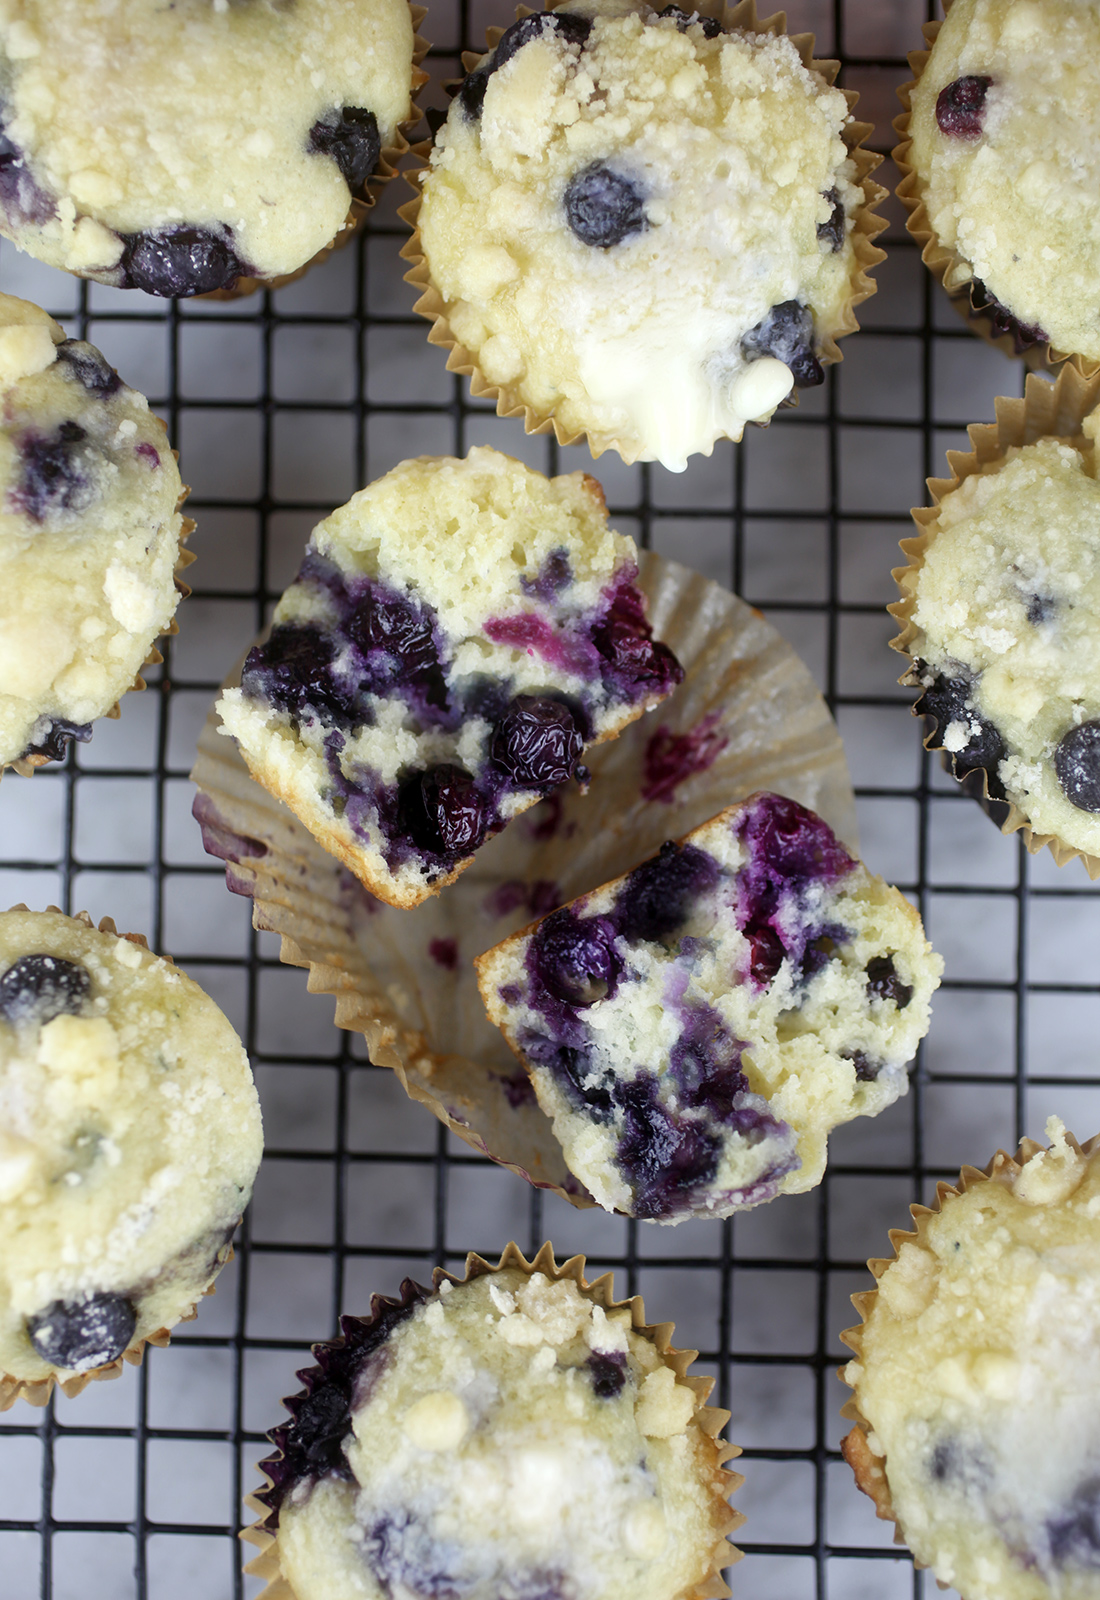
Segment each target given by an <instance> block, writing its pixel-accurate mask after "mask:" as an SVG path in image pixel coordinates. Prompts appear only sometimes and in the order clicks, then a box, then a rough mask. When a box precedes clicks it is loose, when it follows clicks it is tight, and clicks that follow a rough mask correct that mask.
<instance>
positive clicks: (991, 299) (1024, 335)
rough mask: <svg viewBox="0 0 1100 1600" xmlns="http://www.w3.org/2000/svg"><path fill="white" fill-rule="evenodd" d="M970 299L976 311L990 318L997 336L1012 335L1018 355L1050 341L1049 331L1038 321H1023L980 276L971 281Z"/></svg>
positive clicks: (990, 324) (992, 328) (990, 325)
mask: <svg viewBox="0 0 1100 1600" xmlns="http://www.w3.org/2000/svg"><path fill="white" fill-rule="evenodd" d="M970 300H971V304H972V305H973V307H974V310H975V312H979V313H981V314H983V315H985V316H986V317H987V318H988V321H989V327H990V331H991V332H992V333H993V335H994V337H995V338H1001V337H1003V335H1005V334H1008V335H1009V336H1010V337H1011V339H1012V342H1013V345H1014V348H1015V351H1016V354H1017V355H1018V356H1022V355H1023V354H1024V352H1025V350H1030V349H1031V347H1032V346H1033V345H1037V344H1049V343H1050V335H1049V333H1044V332H1043V330H1042V328H1040V327H1039V325H1038V324H1037V323H1034V322H1021V321H1020V319H1019V317H1017V316H1016V315H1015V314H1014V313H1013V312H1011V311H1010V310H1009V309H1008V307H1007V306H1006V305H1003V304H1002V303H1001V301H1000V300H998V299H997V296H996V295H995V294H993V293H992V292H991V290H989V289H987V288H986V286H985V284H984V283H983V282H982V281H981V279H980V278H975V279H973V281H972V282H971V285H970Z"/></svg>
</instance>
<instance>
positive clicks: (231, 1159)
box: [0, 906, 262, 1410]
mask: <svg viewBox="0 0 1100 1600" xmlns="http://www.w3.org/2000/svg"><path fill="white" fill-rule="evenodd" d="M261 1148H262V1139H261V1131H260V1108H259V1102H258V1100H257V1097H256V1090H255V1087H254V1086H253V1083H252V1074H251V1072H250V1071H249V1067H248V1058H247V1057H246V1055H245V1053H244V1050H243V1049H242V1048H241V1042H240V1040H239V1039H238V1038H237V1035H236V1034H235V1033H234V1031H233V1029H232V1028H231V1027H230V1025H229V1023H228V1021H227V1020H226V1018H225V1017H224V1016H223V1015H222V1013H221V1012H220V1011H219V1010H218V1008H217V1006H216V1005H215V1004H214V1002H213V1001H212V1000H211V999H209V998H208V996H207V995H205V994H204V993H203V991H202V990H201V989H200V988H199V986H198V985H197V984H196V983H193V982H192V981H191V979H190V978H188V977H186V976H185V975H184V973H182V972H181V971H180V970H179V969H178V968H177V967H174V966H173V965H172V964H171V963H170V962H168V961H165V960H162V959H161V958H160V957H159V956H155V955H153V954H152V953H151V952H150V951H149V950H147V949H146V948H145V942H144V940H141V939H135V938H133V937H125V938H119V937H118V936H117V935H116V933H115V930H114V925H113V924H112V923H109V922H104V923H102V924H101V925H100V928H99V929H98V930H97V929H95V928H93V926H92V924H91V921H90V919H89V918H88V917H86V916H84V915H82V916H80V917H66V916H63V915H62V914H61V912H59V911H54V910H51V911H44V912H35V911H28V910H27V909H26V908H25V907H21V906H20V907H16V909H15V910H13V911H8V912H5V913H4V914H3V915H0V1231H2V1235H3V1240H4V1248H3V1250H2V1251H0V1410H3V1409H5V1408H6V1407H7V1406H10V1405H11V1404H12V1403H13V1402H14V1401H15V1399H17V1398H18V1397H19V1396H20V1395H23V1396H24V1397H25V1398H27V1399H29V1400H31V1401H32V1402H33V1403H34V1404H39V1405H41V1404H44V1403H45V1401H46V1399H47V1397H48V1395H49V1393H50V1389H51V1387H52V1385H53V1383H54V1381H55V1380H56V1381H57V1382H59V1383H60V1384H61V1385H62V1387H63V1388H64V1389H65V1391H66V1393H69V1394H74V1393H77V1392H79V1390H80V1389H81V1388H83V1387H84V1384H85V1383H86V1382H87V1381H88V1379H89V1377H110V1376H114V1375H115V1374H116V1373H117V1372H118V1371H119V1359H120V1357H122V1356H126V1357H127V1358H128V1359H129V1360H131V1361H133V1360H139V1359H140V1352H141V1350H142V1348H143V1346H144V1344H145V1343H146V1341H147V1340H148V1339H150V1338H153V1337H156V1338H157V1339H158V1340H159V1342H161V1343H163V1342H165V1332H166V1330H167V1329H169V1328H171V1327H172V1326H173V1325H174V1324H175V1323H177V1322H179V1320H180V1319H181V1317H185V1316H188V1315H190V1314H191V1312H192V1311H193V1309H194V1306H195V1303H196V1301H198V1300H199V1299H200V1298H201V1297H202V1295H203V1294H204V1293H205V1292H206V1290H207V1289H208V1288H209V1287H210V1285H211V1283H212V1282H213V1280H214V1278H215V1276H216V1275H217V1273H218V1271H219V1270H220V1268H221V1267H222V1265H223V1264H224V1262H225V1261H226V1260H227V1259H228V1257H229V1254H230V1249H229V1241H230V1240H231V1239H232V1237H233V1233H234V1230H235V1228H236V1226H237V1223H238V1221H239V1220H240V1216H241V1212H242V1211H243V1209H244V1207H245V1206H246V1205H247V1203H248V1199H249V1196H250V1194H251V1192H252V1182H253V1179H254V1178H255V1175H256V1169H257V1167H258V1166H259V1164H260V1153H261ZM104 1369H107V1370H104Z"/></svg>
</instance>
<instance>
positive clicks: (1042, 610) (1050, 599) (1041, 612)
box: [1024, 594, 1058, 628]
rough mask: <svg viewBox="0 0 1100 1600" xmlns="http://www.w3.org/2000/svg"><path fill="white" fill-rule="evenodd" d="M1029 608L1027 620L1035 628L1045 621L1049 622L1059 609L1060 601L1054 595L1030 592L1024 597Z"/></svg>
mask: <svg viewBox="0 0 1100 1600" xmlns="http://www.w3.org/2000/svg"><path fill="white" fill-rule="evenodd" d="M1024 605H1025V606H1026V608H1027V620H1028V621H1029V622H1030V623H1031V626H1032V627H1033V628H1038V627H1040V626H1041V624H1042V623H1044V622H1049V621H1050V619H1051V617H1052V616H1053V615H1054V613H1055V612H1056V611H1057V610H1058V602H1057V600H1056V599H1055V598H1054V596H1053V595H1049V594H1029V595H1026V596H1025V597H1024Z"/></svg>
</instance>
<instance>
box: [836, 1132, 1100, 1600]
mask: <svg viewBox="0 0 1100 1600" xmlns="http://www.w3.org/2000/svg"><path fill="white" fill-rule="evenodd" d="M1066 1142H1067V1144H1068V1145H1069V1147H1070V1149H1071V1150H1073V1151H1074V1152H1075V1153H1076V1154H1078V1155H1083V1156H1091V1155H1093V1154H1094V1152H1096V1151H1097V1150H1100V1134H1097V1135H1096V1136H1095V1137H1094V1138H1092V1139H1090V1140H1089V1141H1088V1142H1087V1143H1086V1144H1078V1143H1077V1140H1076V1139H1075V1138H1074V1137H1073V1135H1072V1133H1067V1134H1066ZM1045 1153H1046V1146H1045V1145H1042V1144H1039V1143H1038V1141H1037V1140H1035V1139H1023V1140H1021V1142H1020V1147H1019V1149H1018V1150H1017V1152H1016V1154H1015V1156H1009V1155H1006V1154H1005V1152H1004V1151H1003V1150H998V1151H997V1154H996V1155H995V1156H994V1157H993V1159H992V1161H990V1163H989V1165H988V1166H987V1167H986V1168H985V1169H984V1170H979V1169H978V1168H977V1167H969V1166H967V1167H963V1169H962V1171H961V1172H960V1174H959V1181H958V1183H957V1184H956V1185H952V1184H949V1183H938V1184H937V1185H936V1203H935V1205H932V1206H923V1205H913V1206H910V1207H909V1213H910V1215H911V1217H912V1218H913V1222H914V1223H915V1225H916V1226H915V1227H914V1229H913V1231H912V1232H911V1233H910V1232H907V1230H906V1229H904V1228H891V1229H890V1230H889V1239H890V1244H891V1246H892V1248H893V1251H894V1254H893V1256H876V1257H873V1258H872V1259H871V1260H870V1261H868V1263H867V1267H868V1270H869V1271H870V1272H871V1274H872V1276H873V1277H874V1279H875V1281H876V1282H877V1281H878V1280H879V1279H880V1278H881V1277H882V1275H883V1273H884V1272H885V1271H886V1269H887V1267H889V1266H892V1265H893V1263H894V1261H896V1260H897V1258H898V1256H899V1255H900V1253H901V1247H902V1245H904V1244H917V1245H920V1246H922V1247H924V1246H925V1245H926V1244H927V1239H928V1222H929V1218H930V1217H934V1216H936V1215H937V1214H938V1213H939V1212H940V1211H942V1210H943V1207H944V1204H945V1202H948V1201H950V1200H954V1199H956V1198H957V1197H958V1196H959V1195H960V1194H965V1193H966V1192H967V1191H968V1190H970V1189H974V1188H977V1186H978V1185H979V1184H983V1183H1000V1184H1002V1185H1004V1186H1005V1187H1007V1188H1011V1187H1012V1186H1013V1185H1014V1184H1015V1182H1016V1180H1017V1178H1018V1177H1019V1176H1020V1173H1021V1171H1022V1170H1023V1168H1024V1167H1025V1166H1026V1165H1027V1163H1028V1162H1029V1161H1031V1160H1032V1159H1033V1158H1034V1157H1035V1156H1039V1155H1044V1154H1045ZM877 1296H878V1290H877V1289H864V1290H862V1291H861V1292H860V1293H859V1294H854V1295H852V1304H853V1306H854V1307H855V1308H856V1310H857V1311H858V1312H859V1315H860V1319H861V1320H860V1323H859V1324H858V1326H856V1327H854V1328H846V1329H845V1331H844V1332H843V1333H842V1334H841V1335H840V1337H841V1341H842V1342H843V1343H844V1344H846V1345H847V1346H848V1348H849V1349H850V1350H852V1351H854V1352H855V1358H856V1360H857V1361H859V1360H861V1359H862V1355H863V1329H864V1327H865V1326H866V1324H867V1323H868V1322H869V1320H870V1317H871V1312H872V1310H873V1308H874V1304H875V1300H876V1298H877ZM846 1370H847V1368H846V1366H845V1367H840V1368H839V1369H838V1375H839V1377H840V1379H841V1381H842V1382H843V1383H848V1379H847V1378H846V1377H845V1372H846ZM848 1387H849V1388H851V1389H853V1398H852V1399H850V1400H846V1401H845V1402H844V1405H843V1406H842V1407H841V1410H840V1414H841V1416H842V1417H844V1418H845V1419H846V1421H848V1422H851V1423H852V1424H853V1425H854V1426H853V1427H852V1430H851V1432H850V1433H849V1434H848V1435H847V1436H846V1437H845V1438H844V1440H843V1441H842V1443H841V1450H842V1452H843V1454H844V1459H845V1460H846V1461H847V1463H848V1465H849V1466H850V1467H851V1469H852V1471H853V1473H854V1474H855V1479H856V1483H857V1485H858V1486H859V1488H860V1489H862V1490H863V1492H864V1494H866V1495H867V1496H869V1498H870V1499H871V1500H873V1501H874V1505H875V1515H876V1516H877V1517H879V1518H880V1519H881V1520H882V1521H883V1522H893V1523H894V1524H895V1528H894V1543H895V1544H905V1542H906V1541H905V1534H904V1532H903V1531H902V1528H901V1526H900V1524H899V1523H898V1519H897V1516H896V1514H895V1511H894V1504H893V1500H892V1499H891V1496H890V1485H889V1483H888V1482H887V1479H886V1470H885V1462H886V1458H885V1457H884V1456H876V1455H875V1454H874V1453H873V1452H872V1450H871V1447H870V1445H869V1443H868V1435H869V1434H870V1433H871V1432H872V1428H871V1424H870V1423H869V1422H868V1420H867V1418H866V1417H865V1416H864V1415H863V1413H862V1412H861V1411H860V1409H859V1390H858V1387H856V1386H855V1385H852V1384H848ZM913 1561H914V1564H915V1565H916V1566H917V1567H926V1566H927V1565H928V1563H927V1562H926V1561H920V1560H918V1558H917V1557H916V1556H915V1555H914V1557H913ZM939 1587H940V1588H941V1589H945V1588H947V1587H948V1585H947V1584H944V1583H941V1584H940V1585H939Z"/></svg>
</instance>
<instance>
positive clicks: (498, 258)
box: [404, 0, 880, 472]
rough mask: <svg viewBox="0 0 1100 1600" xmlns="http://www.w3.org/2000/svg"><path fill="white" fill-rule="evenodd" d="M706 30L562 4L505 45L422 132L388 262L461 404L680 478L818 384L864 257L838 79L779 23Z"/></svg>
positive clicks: (861, 163) (855, 172) (611, 7)
mask: <svg viewBox="0 0 1100 1600" xmlns="http://www.w3.org/2000/svg"><path fill="white" fill-rule="evenodd" d="M711 11H713V12H714V14H713V15H711V14H702V15H701V14H700V13H699V12H688V11H685V10H682V9H681V8H680V7H679V6H676V5H669V6H665V7H664V9H663V10H660V9H658V8H657V7H653V6H650V5H649V4H648V3H647V0H569V3H567V4H565V5H563V6H559V7H557V8H556V9H554V10H550V11H546V12H544V13H541V14H539V13H536V14H534V15H532V16H528V17H524V18H523V19H522V20H521V21H519V22H517V23H515V24H514V25H513V26H512V27H510V28H508V29H507V30H506V31H505V32H504V34H503V36H502V37H500V38H498V39H497V40H496V43H495V46H494V48H493V49H491V50H490V51H489V52H488V53H487V54H486V55H484V56H483V57H482V58H481V60H480V61H479V62H478V64H477V65H476V66H475V67H473V68H472V70H470V71H469V72H468V74H467V77H466V80H465V82H464V83H463V85H462V87H461V88H460V89H459V91H458V93H457V94H456V96H455V98H454V100H453V102H452V104H451V108H450V112H449V115H448V117H447V120H446V122H445V124H444V125H443V126H442V127H441V128H440V130H439V132H438V134H437V135H436V141H435V148H434V150H433V151H432V154H431V165H430V168H429V170H428V171H426V172H425V173H423V174H421V175H420V176H421V178H422V184H421V190H422V193H421V199H420V200H419V201H418V202H414V204H413V206H412V207H411V208H409V210H408V212H407V215H408V218H409V220H410V221H415V222H416V224H417V228H418V235H417V238H416V239H415V240H413V241H411V242H410V244H409V245H408V246H407V247H406V249H405V251H404V254H405V255H406V256H409V257H410V258H411V259H413V260H414V261H416V262H417V263H418V265H417V266H416V267H415V268H414V269H413V271H412V272H411V273H410V275H409V276H410V281H411V282H413V283H415V284H417V285H419V286H421V287H423V288H425V289H427V291H428V292H427V293H426V294H425V296H424V298H423V300H422V301H421V302H420V303H419V304H418V306H417V310H418V311H421V312H422V313H423V314H424V315H425V316H429V317H431V318H433V320H435V321H436V327H435V328H434V329H433V334H432V337H433V339H434V341H435V342H437V343H445V344H451V345H454V346H455V349H454V350H453V353H452V356H451V360H450V365H451V366H453V367H457V368H458V369H459V370H462V371H469V370H473V371H474V373H475V376H476V379H477V384H478V387H477V389H476V392H479V393H491V394H497V395H499V397H500V398H499V405H498V409H499V410H500V411H501V412H502V413H504V412H506V413H507V414H509V415H511V414H514V413H515V412H516V411H523V410H526V412H527V425H528V427H531V428H533V427H536V426H538V427H541V428H545V427H548V426H550V425H551V423H552V424H553V426H554V427H555V428H557V430H558V434H559V437H560V438H562V439H563V440H565V439H569V440H572V439H574V438H576V437H577V436H578V435H580V434H587V435H588V440H589V443H590V445H591V448H592V450H593V453H594V454H596V455H599V454H600V453H601V452H602V451H603V450H606V449H608V448H613V449H617V450H618V451H619V452H620V453H621V454H622V455H623V457H624V459H626V460H627V461H636V460H642V461H660V462H662V463H663V465H664V466H666V467H668V468H670V469H671V470H673V471H677V472H679V471H683V470H684V468H685V467H686V465H687V460H688V457H689V456H690V455H693V454H695V453H700V452H701V453H703V454H706V455H709V454H710V453H711V451H712V449H713V448H714V444H715V441H716V440H718V439H721V438H732V439H739V438H740V437H741V433H742V430H743V428H744V426H745V423H746V422H748V421H750V420H752V421H767V420H768V418H770V417H771V415H772V413H773V412H774V411H775V408H776V407H777V406H778V405H779V404H780V403H781V402H782V401H784V400H785V399H787V397H788V396H790V395H791V394H792V391H793V390H794V389H801V388H808V387H812V386H813V385H815V384H820V383H821V382H822V381H823V376H824V374H823V364H824V363H827V362H829V361H835V360H838V359H839V352H838V351H837V348H836V344H835V340H836V338H837V337H838V336H839V335H841V334H843V333H847V332H849V331H850V330H851V329H853V328H854V327H855V320H854V318H853V317H852V314H851V307H852V305H853V304H854V303H855V301H857V300H861V299H864V298H866V296H867V295H868V294H870V293H871V292H872V285H871V283H870V281H869V279H867V278H866V277H865V275H864V273H863V269H864V268H865V267H866V266H869V265H872V264H873V263H874V262H875V261H876V260H878V259H879V258H880V253H879V252H878V251H877V250H875V249H874V247H873V246H871V245H870V242H869V241H870V238H872V237H873V236H874V234H875V232H876V231H877V226H876V224H875V222H874V220H873V219H872V218H870V217H869V215H868V209H867V208H868V203H869V202H873V200H874V199H875V198H876V197H877V194H878V193H879V191H878V190H877V187H876V186H875V185H874V184H872V183H870V182H869V181H866V180H867V174H868V172H869V171H871V170H872V169H873V167H874V166H875V165H877V158H876V157H873V156H870V155H868V154H867V153H865V152H863V151H861V150H859V148H858V145H859V140H860V138H861V136H862V133H863V132H864V131H866V130H864V129H862V128H860V127H859V126H857V125H856V124H855V123H853V121H852V119H851V116H850V114H849V101H850V100H851V101H854V98H855V97H854V96H851V97H847V98H846V96H845V94H844V93H843V92H842V91H841V90H839V89H836V88H833V87H831V82H832V76H833V75H835V70H836V68H835V63H815V62H813V61H812V43H813V41H812V39H810V38H809V37H808V36H803V37H802V38H800V39H799V40H798V41H793V40H791V39H789V38H787V37H786V36H785V35H783V34H782V33H781V32H776V31H775V30H776V28H777V27H780V26H781V21H782V19H780V20H779V23H776V20H775V19H772V22H771V23H770V24H768V26H767V29H766V30H762V31H759V32H757V31H753V30H754V26H755V22H754V19H755V13H753V19H752V20H750V21H749V25H748V26H745V27H739V26H736V25H734V24H735V23H736V22H737V21H739V20H740V19H741V18H743V17H744V18H746V19H747V18H748V11H749V8H747V7H743V6H742V7H738V8H736V10H734V11H730V10H728V9H727V10H726V12H725V13H724V14H725V15H726V16H727V18H728V19H729V20H730V24H731V25H730V26H729V28H728V31H724V30H723V25H722V22H721V21H720V20H719V18H720V16H721V15H722V14H723V13H722V11H721V8H720V7H718V6H713V7H710V6H708V7H707V12H708V13H709V12H711ZM490 37H491V38H492V37H493V35H492V34H491V35H490Z"/></svg>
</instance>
